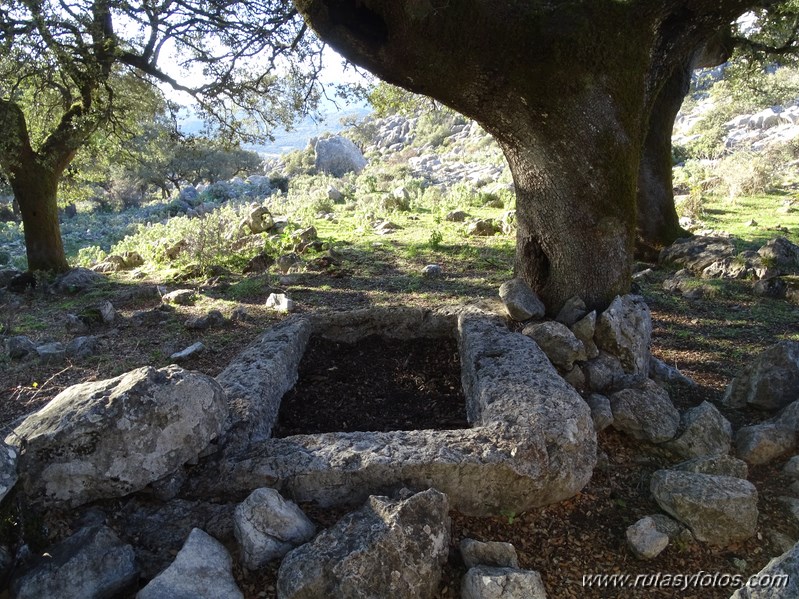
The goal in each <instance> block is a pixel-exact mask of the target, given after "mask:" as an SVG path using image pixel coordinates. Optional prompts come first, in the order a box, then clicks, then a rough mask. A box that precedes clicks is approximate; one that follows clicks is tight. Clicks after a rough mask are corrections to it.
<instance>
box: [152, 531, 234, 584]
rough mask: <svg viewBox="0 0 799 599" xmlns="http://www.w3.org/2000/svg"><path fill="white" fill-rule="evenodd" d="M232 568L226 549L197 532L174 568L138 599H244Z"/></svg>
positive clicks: (188, 541) (186, 544)
mask: <svg viewBox="0 0 799 599" xmlns="http://www.w3.org/2000/svg"><path fill="white" fill-rule="evenodd" d="M232 568H233V560H232V559H231V557H230V554H229V553H228V551H227V549H225V546H224V545H222V543H220V542H219V541H217V540H216V539H215V538H213V537H212V536H210V535H209V534H207V533H205V532H203V531H202V530H200V529H199V528H195V529H194V530H192V531H191V534H190V535H189V538H188V539H186V543H185V544H184V545H183V547H182V548H181V550H180V552H179V553H178V554H177V556H175V561H174V562H172V565H170V566H169V567H168V568H167V569H166V570H164V571H163V572H161V574H159V575H158V576H156V577H155V578H153V579H152V580H151V581H150V582H149V583H148V584H147V586H146V587H144V588H143V589H142V590H141V591H139V592H138V594H137V595H136V599H244V595H243V594H242V592H241V591H240V590H239V587H238V585H236V581H235V579H234V578H233V571H232Z"/></svg>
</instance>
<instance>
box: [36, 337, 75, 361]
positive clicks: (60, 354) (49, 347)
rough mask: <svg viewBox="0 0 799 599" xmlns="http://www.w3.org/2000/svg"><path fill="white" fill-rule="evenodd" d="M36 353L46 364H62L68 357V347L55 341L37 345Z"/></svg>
mask: <svg viewBox="0 0 799 599" xmlns="http://www.w3.org/2000/svg"><path fill="white" fill-rule="evenodd" d="M36 354H37V355H38V356H39V360H41V361H42V363H44V364H61V363H62V362H63V361H64V360H66V358H67V348H66V347H64V344H63V343H59V342H57V341H55V342H53V343H45V344H44V345H39V346H37V347H36Z"/></svg>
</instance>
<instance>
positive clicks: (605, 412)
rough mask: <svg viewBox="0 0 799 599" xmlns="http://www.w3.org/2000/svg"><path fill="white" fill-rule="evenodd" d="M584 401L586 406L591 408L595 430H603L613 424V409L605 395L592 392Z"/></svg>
mask: <svg viewBox="0 0 799 599" xmlns="http://www.w3.org/2000/svg"><path fill="white" fill-rule="evenodd" d="M586 401H587V402H588V407H589V408H591V420H593V421H594V428H595V429H596V431H597V432H599V431H603V430H605V429H606V428H608V427H609V426H610V425H612V424H613V410H612V409H611V407H610V400H609V399H608V398H607V397H605V396H604V395H600V394H599V393H592V394H591V395H589V396H588V399H587V400H586Z"/></svg>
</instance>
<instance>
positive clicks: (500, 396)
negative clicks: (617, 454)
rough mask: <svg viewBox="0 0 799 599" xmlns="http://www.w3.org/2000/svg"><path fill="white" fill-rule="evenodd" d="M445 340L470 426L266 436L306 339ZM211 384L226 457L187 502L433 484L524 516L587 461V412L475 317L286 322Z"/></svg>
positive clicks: (544, 363) (585, 473) (462, 506)
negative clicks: (219, 407) (218, 392)
mask: <svg viewBox="0 0 799 599" xmlns="http://www.w3.org/2000/svg"><path fill="white" fill-rule="evenodd" d="M375 334H377V335H381V336H384V337H388V338H399V339H413V338H420V337H424V338H443V337H454V338H455V339H457V342H458V346H459V351H460V358H461V379H462V381H463V388H464V394H465V398H466V411H467V417H468V420H469V423H470V426H471V428H468V429H459V430H412V431H391V432H347V433H344V432H340V433H324V434H315V435H294V436H290V437H286V438H282V439H275V438H271V432H272V429H273V427H274V426H275V423H276V420H277V415H278V411H279V408H280V401H281V398H282V397H283V395H284V394H285V393H286V392H287V391H288V390H289V389H291V388H292V387H293V385H294V384H295V382H296V380H297V376H298V375H297V372H298V366H299V363H300V360H301V358H302V355H303V352H304V351H305V347H306V345H307V343H308V339H309V338H310V337H311V336H312V335H318V336H322V337H325V338H328V339H330V340H333V341H340V342H347V343H353V342H356V341H358V340H359V339H362V338H364V337H367V336H369V335H375ZM217 381H218V382H219V383H220V384H221V386H222V387H223V389H224V390H225V392H226V394H227V397H228V401H229V405H230V421H229V423H228V424H229V427H228V432H227V435H226V436H225V438H224V439H222V440H221V441H222V443H223V447H224V450H223V451H222V452H221V453H220V455H219V456H218V458H217V459H215V460H212V461H211V462H209V463H206V464H205V465H204V466H202V467H201V468H200V472H197V473H196V474H197V476H195V477H193V479H194V480H193V484H192V487H193V493H194V494H202V495H207V494H208V493H209V492H212V493H222V494H243V493H246V492H249V491H251V490H253V489H256V488H259V487H264V486H268V487H273V488H276V489H277V490H279V491H280V492H281V493H282V494H283V495H285V496H287V497H291V498H292V499H294V500H295V501H310V502H315V503H317V504H319V505H321V506H323V507H326V506H332V505H338V504H356V503H359V502H362V501H364V500H365V499H366V498H367V497H368V496H369V495H374V494H378V495H380V494H391V493H393V492H396V491H398V490H399V489H402V488H408V489H411V490H423V489H427V488H430V487H434V488H436V489H438V490H440V491H442V492H444V493H446V494H447V495H448V496H449V501H450V504H451V505H452V507H454V508H456V509H458V510H460V511H461V512H463V513H466V514H474V515H488V514H498V513H510V512H522V511H525V510H528V509H531V508H534V507H539V506H542V505H546V504H550V503H554V502H557V501H560V500H563V499H566V498H568V497H571V496H573V495H574V494H575V493H577V492H578V491H579V490H580V489H582V487H583V486H584V485H585V484H586V483H587V482H588V480H589V479H590V477H591V473H592V471H593V468H594V465H595V463H596V437H595V432H594V427H593V425H592V423H591V417H590V411H589V408H588V406H587V404H586V403H585V402H584V401H583V400H582V398H581V397H580V396H579V395H578V394H577V392H576V391H575V390H574V389H573V388H572V387H571V386H569V385H568V384H567V383H566V382H565V381H564V380H563V379H562V378H561V377H560V376H559V375H558V373H557V372H556V370H555V369H554V367H553V366H552V364H551V363H550V361H549V360H548V359H547V357H546V355H544V353H543V352H542V351H541V350H540V349H539V347H538V346H537V345H536V344H535V342H533V341H532V340H531V339H530V338H528V337H526V336H524V335H521V334H519V333H514V332H512V331H510V330H509V329H508V328H507V327H506V326H505V324H504V322H503V321H502V320H500V319H498V318H496V317H494V316H491V315H488V314H486V313H483V312H479V311H476V310H468V309H467V310H464V311H461V312H445V311H436V312H430V311H423V310H417V309H396V308H394V309H367V310H359V311H352V312H340V313H326V314H320V315H314V316H303V315H298V316H294V317H291V318H288V319H287V320H285V321H283V322H282V323H280V324H278V325H276V326H275V327H273V328H271V329H270V330H268V331H266V332H265V333H264V334H263V335H261V337H260V338H259V339H257V340H256V341H255V342H254V343H253V344H252V345H251V346H250V347H248V348H247V349H246V350H245V351H244V352H243V353H242V354H240V355H239V356H238V357H237V358H236V359H234V361H233V362H232V363H231V364H230V365H229V366H228V368H227V369H226V370H225V371H224V372H222V373H221V374H220V375H219V376H218V377H217Z"/></svg>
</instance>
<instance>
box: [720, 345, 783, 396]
mask: <svg viewBox="0 0 799 599" xmlns="http://www.w3.org/2000/svg"><path fill="white" fill-rule="evenodd" d="M797 396H799V342H796V341H781V342H779V343H777V344H776V345H772V346H771V347H769V348H768V349H766V350H765V351H763V352H762V353H761V354H760V355H759V356H757V357H756V358H755V359H754V360H753V361H752V362H750V363H749V364H746V365H744V366H743V367H742V369H741V373H740V374H739V375H738V376H736V377H735V378H734V379H733V380H732V382H731V383H730V384H729V385H728V386H727V390H726V391H725V393H724V400H723V401H724V403H725V404H726V405H728V406H730V407H732V408H741V407H743V406H745V405H747V404H748V405H751V406H755V407H758V408H764V409H766V410H778V409H780V408H784V407H785V406H787V405H788V404H790V403H791V402H793V401H794V400H795V399H796V398H797Z"/></svg>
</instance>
